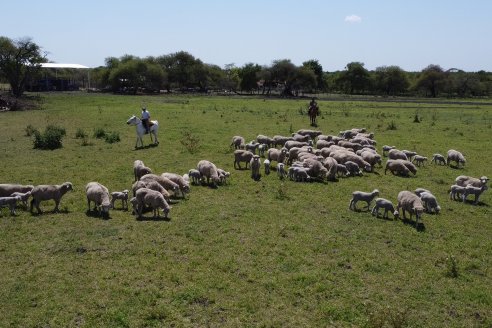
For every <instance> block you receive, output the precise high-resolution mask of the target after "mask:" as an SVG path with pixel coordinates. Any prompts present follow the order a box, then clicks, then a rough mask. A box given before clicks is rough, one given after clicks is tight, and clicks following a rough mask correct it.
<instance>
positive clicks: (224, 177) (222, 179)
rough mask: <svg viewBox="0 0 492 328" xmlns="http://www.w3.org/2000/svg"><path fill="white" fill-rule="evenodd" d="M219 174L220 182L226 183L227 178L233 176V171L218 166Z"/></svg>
mask: <svg viewBox="0 0 492 328" xmlns="http://www.w3.org/2000/svg"><path fill="white" fill-rule="evenodd" d="M217 175H218V176H219V183H220V184H226V183H227V180H228V179H229V177H230V176H231V172H228V171H225V170H223V169H221V168H219V167H218V168H217Z"/></svg>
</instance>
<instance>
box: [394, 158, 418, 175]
mask: <svg viewBox="0 0 492 328" xmlns="http://www.w3.org/2000/svg"><path fill="white" fill-rule="evenodd" d="M396 161H397V162H400V163H402V164H403V165H405V166H406V167H407V169H409V170H410V172H412V173H413V175H416V174H417V171H418V170H417V167H416V166H415V165H414V164H413V163H412V162H410V161H407V160H404V159H397V160H396Z"/></svg>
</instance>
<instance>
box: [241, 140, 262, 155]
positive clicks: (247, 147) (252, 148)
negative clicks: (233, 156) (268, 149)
mask: <svg viewBox="0 0 492 328" xmlns="http://www.w3.org/2000/svg"><path fill="white" fill-rule="evenodd" d="M259 146H260V144H259V143H258V142H254V141H251V142H250V143H247V144H246V145H245V146H244V149H245V150H248V151H250V152H252V153H253V154H256V149H258V147H259Z"/></svg>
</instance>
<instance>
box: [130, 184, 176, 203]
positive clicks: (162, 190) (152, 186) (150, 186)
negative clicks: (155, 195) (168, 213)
mask: <svg viewBox="0 0 492 328" xmlns="http://www.w3.org/2000/svg"><path fill="white" fill-rule="evenodd" d="M140 182H141V181H140ZM141 188H148V189H152V190H155V191H158V192H160V193H161V194H162V196H163V197H164V199H165V200H166V201H167V202H169V200H170V199H171V194H170V193H169V191H167V190H166V189H165V188H164V187H163V186H162V185H161V184H160V183H159V182H157V181H153V180H150V181H147V182H146V183H144V185H143V187H142V186H141V187H140V188H138V189H141ZM138 189H137V190H138ZM134 194H135V196H136V191H135V192H134Z"/></svg>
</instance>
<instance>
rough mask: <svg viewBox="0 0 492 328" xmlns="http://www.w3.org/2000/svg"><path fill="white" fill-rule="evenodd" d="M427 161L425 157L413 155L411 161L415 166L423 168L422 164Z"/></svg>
mask: <svg viewBox="0 0 492 328" xmlns="http://www.w3.org/2000/svg"><path fill="white" fill-rule="evenodd" d="M426 161H427V157H425V156H421V155H415V156H414V157H413V159H412V163H413V162H414V163H415V164H416V165H417V166H420V165H422V166H424V163H425V162H426Z"/></svg>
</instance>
